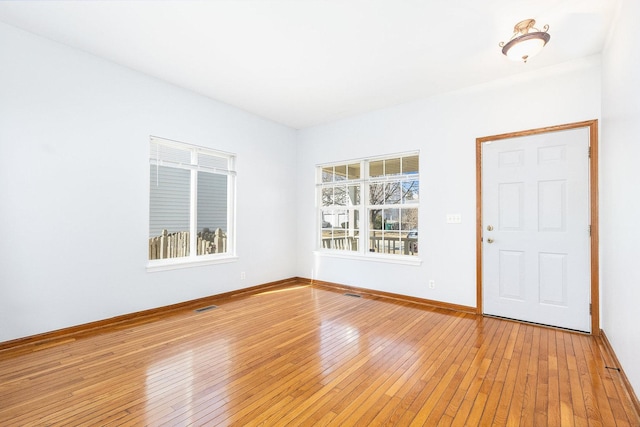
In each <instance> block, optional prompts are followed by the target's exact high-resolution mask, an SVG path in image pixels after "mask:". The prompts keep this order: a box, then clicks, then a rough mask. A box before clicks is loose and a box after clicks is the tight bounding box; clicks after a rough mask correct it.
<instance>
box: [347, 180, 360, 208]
mask: <svg viewBox="0 0 640 427" xmlns="http://www.w3.org/2000/svg"><path fill="white" fill-rule="evenodd" d="M359 204H360V186H359V185H350V186H349V205H350V206H358V205H359Z"/></svg>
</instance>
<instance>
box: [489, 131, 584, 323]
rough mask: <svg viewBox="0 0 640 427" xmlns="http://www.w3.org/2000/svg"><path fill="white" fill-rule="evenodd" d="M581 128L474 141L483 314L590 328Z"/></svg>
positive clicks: (582, 132) (582, 136) (582, 137)
mask: <svg viewBox="0 0 640 427" xmlns="http://www.w3.org/2000/svg"><path fill="white" fill-rule="evenodd" d="M589 206H590V204H589V129H588V128H578V129H571V130H564V131H557V132H550V133H542V134H537V135H531V136H522V137H515V138H511V139H504V140H499V141H492V142H486V143H484V144H483V145H482V216H483V218H482V230H483V232H482V234H483V236H482V237H483V242H482V260H483V261H482V271H483V278H482V280H483V282H482V283H483V308H484V313H485V314H490V315H496V316H502V317H508V318H512V319H518V320H524V321H529V322H535V323H541V324H545V325H552V326H559V327H563V328H569V329H575V330H579V331H585V332H591V317H590V299H591V298H590V295H591V273H590V272H591V270H590V256H591V255H590V253H591V252H590V243H591V242H590V230H589V224H590V220H589Z"/></svg>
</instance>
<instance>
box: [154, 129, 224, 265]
mask: <svg viewBox="0 0 640 427" xmlns="http://www.w3.org/2000/svg"><path fill="white" fill-rule="evenodd" d="M234 169H235V156H234V155H232V154H228V153H222V152H218V151H215V150H211V149H208V148H203V147H198V146H194V145H189V144H184V143H180V142H176V141H171V140H166V139H162V138H157V137H151V140H150V173H149V184H150V185H149V266H153V265H168V264H176V263H181V264H182V263H189V262H197V261H206V260H214V259H219V258H223V257H228V256H229V255H233V253H234V247H233V241H234V239H233V237H234V236H233V230H234V227H233V224H234V212H233V207H234V205H235V203H234V195H235V170H234Z"/></svg>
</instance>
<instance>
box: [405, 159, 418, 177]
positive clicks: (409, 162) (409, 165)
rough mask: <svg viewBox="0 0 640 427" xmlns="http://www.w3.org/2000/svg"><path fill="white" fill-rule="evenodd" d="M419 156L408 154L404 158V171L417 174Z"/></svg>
mask: <svg viewBox="0 0 640 427" xmlns="http://www.w3.org/2000/svg"><path fill="white" fill-rule="evenodd" d="M418 158H419V156H408V157H403V158H402V173H403V174H417V173H418V168H419V162H418Z"/></svg>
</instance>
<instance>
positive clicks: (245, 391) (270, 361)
mask: <svg viewBox="0 0 640 427" xmlns="http://www.w3.org/2000/svg"><path fill="white" fill-rule="evenodd" d="M215 304H216V305H217V306H218V307H217V308H216V309H213V310H209V311H206V312H195V311H194V309H195V308H198V307H195V306H193V307H192V306H185V307H184V308H182V309H179V310H172V311H171V312H168V313H166V314H164V315H163V314H162V313H157V314H155V315H154V316H152V317H149V318H146V319H135V320H131V321H130V322H120V323H118V324H115V325H113V327H110V328H103V329H100V330H95V331H93V332H91V333H88V332H85V333H78V334H77V335H75V336H61V337H59V338H57V339H50V340H48V341H44V342H40V343H38V342H31V343H29V344H28V345H24V346H20V347H16V348H9V349H5V350H3V351H0V425H2V426H5V425H6V426H23V425H36V426H37V425H51V426H74V425H78V426H80V425H82V426H85V425H101V426H139V425H149V426H156V425H171V426H181V425H185V426H187V425H188V426H199V425H202V426H205V425H206V426H210V425H243V426H280V425H287V424H288V425H296V426H298V425H301V426H305V425H308V426H325V425H326V426H345V425H363V426H365V425H366V426H381V425H388V426H398V425H402V426H405V425H411V424H412V423H413V424H414V425H429V426H431V425H434V426H435V425H442V426H481V425H517V426H545V425H549V426H565V425H566V426H571V425H575V426H578V425H589V426H607V427H608V426H633V427H635V426H638V425H640V416H639V414H637V413H636V412H635V407H634V405H633V402H632V401H631V400H630V398H629V396H628V395H627V393H626V390H625V388H624V384H623V382H622V379H621V377H620V374H619V372H618V371H616V370H614V369H608V368H607V366H608V365H607V361H606V360H605V359H604V358H603V357H604V356H603V354H604V353H603V351H602V344H601V343H600V342H599V341H597V339H595V338H593V337H589V336H585V335H582V334H577V333H572V332H565V331H560V330H555V329H549V328H544V327H538V326H533V325H526V324H521V323H516V322H511V321H505V320H500V319H494V318H483V317H481V316H476V315H473V314H468V313H458V312H454V311H449V310H444V309H441V308H430V307H428V306H425V305H420V304H417V303H413V302H408V301H398V300H390V299H384V298H380V297H375V296H368V295H363V296H362V297H361V298H354V297H349V296H345V295H343V293H342V292H338V291H337V290H333V289H331V288H328V287H326V286H323V287H315V286H313V285H311V284H309V283H308V282H304V281H298V282H292V283H289V284H288V285H284V286H279V287H275V288H273V289H269V290H268V291H265V292H262V291H261V292H256V293H254V294H241V295H236V296H225V297H224V298H221V299H220V300H219V301H216V302H215Z"/></svg>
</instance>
